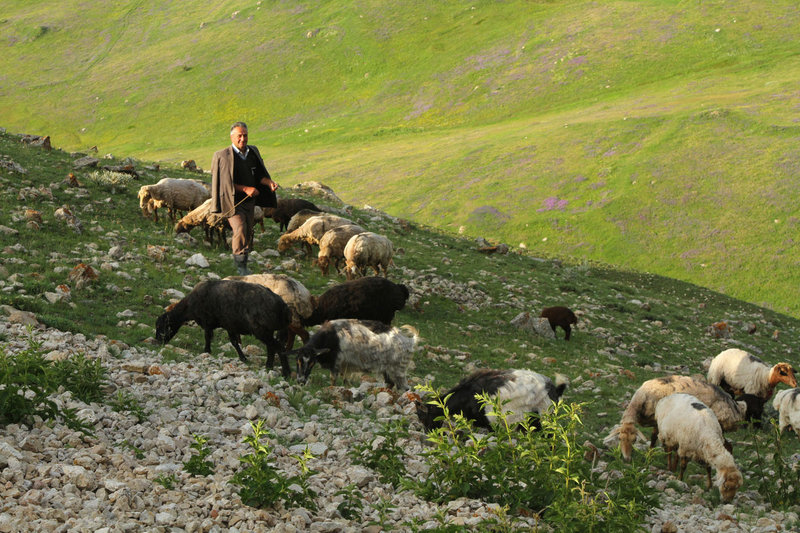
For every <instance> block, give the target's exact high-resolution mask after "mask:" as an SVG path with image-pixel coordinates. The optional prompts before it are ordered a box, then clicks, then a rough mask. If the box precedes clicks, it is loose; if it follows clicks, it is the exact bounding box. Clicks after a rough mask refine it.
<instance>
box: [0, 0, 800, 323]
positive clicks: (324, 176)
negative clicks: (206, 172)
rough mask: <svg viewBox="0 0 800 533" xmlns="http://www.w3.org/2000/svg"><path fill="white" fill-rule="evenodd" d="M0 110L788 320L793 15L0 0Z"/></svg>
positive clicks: (73, 142)
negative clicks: (258, 173) (218, 159)
mask: <svg viewBox="0 0 800 533" xmlns="http://www.w3.org/2000/svg"><path fill="white" fill-rule="evenodd" d="M0 16H1V17H2V19H1V20H0V36H2V42H3V44H4V47H3V51H4V53H3V59H2V60H0V61H1V62H2V67H3V68H2V69H0V86H2V87H3V89H2V91H0V116H2V122H3V124H0V126H3V127H6V128H8V130H9V131H18V132H26V133H37V134H49V135H51V136H52V139H53V143H54V144H55V145H56V146H59V147H63V148H64V149H67V150H82V149H86V148H88V147H91V146H97V147H98V149H99V150H100V152H101V153H103V154H105V153H109V152H110V153H114V154H115V155H118V156H127V155H134V156H137V157H141V158H147V159H157V160H161V161H166V162H177V161H180V160H182V159H189V158H192V159H195V160H197V161H198V163H199V164H200V166H208V163H209V162H210V158H211V153H212V152H213V150H215V149H217V148H219V147H221V146H223V145H224V144H225V143H227V142H228V139H227V129H228V126H229V125H230V123H231V122H232V121H234V120H245V121H247V122H248V123H249V125H250V137H251V142H252V143H253V144H256V145H258V146H259V147H260V148H261V149H262V152H263V153H264V155H265V156H266V158H267V160H268V166H269V168H270V171H271V172H272V173H273V174H274V175H275V177H276V179H278V181H280V182H281V183H283V184H285V185H291V184H294V183H296V182H299V181H305V180H311V179H313V180H318V181H322V182H324V183H326V184H328V185H330V186H332V187H333V188H334V189H335V190H336V191H337V193H339V194H340V196H342V197H343V198H344V199H345V200H346V201H348V202H350V203H352V204H354V205H362V204H364V203H367V204H370V205H374V206H376V207H379V208H382V209H384V210H386V211H388V212H391V213H392V214H395V215H398V216H403V217H407V218H411V219H413V220H416V221H418V222H421V223H425V224H430V225H433V226H436V227H440V228H443V229H445V230H447V231H453V232H455V231H458V230H459V229H460V228H462V226H463V230H462V231H463V232H465V234H466V235H472V236H484V237H487V238H490V239H495V240H501V241H504V242H507V243H509V244H511V245H514V246H516V245H518V244H520V243H524V244H525V246H526V247H527V248H528V249H529V250H532V251H533V252H534V253H535V254H537V255H560V256H564V255H567V256H572V257H575V258H577V259H579V260H580V259H589V260H601V261H603V262H608V263H612V264H616V265H620V266H622V267H625V268H629V269H635V270H640V271H647V272H654V273H658V274H663V275H667V276H670V277H675V278H678V279H683V280H688V281H691V282H693V283H696V284H699V285H702V286H706V287H710V288H712V289H715V290H720V291H723V292H725V293H727V294H730V295H733V296H736V297H738V298H742V299H745V300H748V301H751V302H755V303H758V304H764V305H768V306H770V307H772V308H774V309H776V310H779V311H782V312H788V313H791V314H793V315H795V316H800V304H798V303H797V302H798V301H800V298H798V296H800V283H798V282H797V281H798V279H797V276H795V274H794V270H795V268H794V267H795V259H794V256H795V255H796V251H797V248H796V246H795V242H794V233H795V231H796V226H797V224H798V220H799V218H798V217H799V216H800V215H798V212H797V211H798V209H797V208H796V206H797V205H798V202H797V196H798V195H797V193H796V187H792V184H793V178H794V177H795V175H796V174H797V169H798V168H800V152H798V150H797V148H796V144H797V143H796V137H797V133H798V125H797V119H798V118H799V117H800V114H798V111H797V110H798V106H799V105H800V95H798V93H797V91H796V80H797V79H798V76H799V75H800V58H799V57H798V53H797V47H796V46H795V45H794V44H793V43H796V42H798V37H799V36H798V33H799V32H800V10H798V8H797V5H796V3H795V2H789V1H777V2H763V1H753V0H739V1H728V2H664V1H656V0H651V1H636V2H634V1H610V2H602V3H598V2H585V1H565V2H558V1H550V2H522V1H511V2H504V3H500V2H469V3H466V2H447V3H429V4H425V5H420V4H419V3H415V2H393V3H390V4H389V3H385V2H370V1H365V2H358V3H355V4H353V3H341V2H324V3H312V4H308V3H296V2H291V3H284V2H267V1H261V2H253V3H250V4H242V3H238V2H221V3H217V4H214V6H212V7H208V6H207V5H206V4H203V3H200V2H194V1H187V2H148V1H139V2H117V3H115V4H114V5H113V6H93V5H89V4H85V3H78V2H69V1H68V2H61V3H58V4H53V5H50V4H33V5H32V4H30V3H29V2H21V1H12V2H5V4H4V9H3V14H2V15H0Z"/></svg>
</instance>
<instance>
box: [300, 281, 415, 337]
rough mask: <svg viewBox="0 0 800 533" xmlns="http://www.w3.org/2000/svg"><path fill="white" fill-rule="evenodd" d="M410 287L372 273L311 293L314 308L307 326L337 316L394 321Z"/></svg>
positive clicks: (384, 321) (306, 323)
mask: <svg viewBox="0 0 800 533" xmlns="http://www.w3.org/2000/svg"><path fill="white" fill-rule="evenodd" d="M408 294H409V293H408V287H406V286H405V285H402V284H400V283H394V282H392V281H390V280H388V279H385V278H380V277H375V276H370V277H366V278H360V279H356V280H352V281H345V282H344V283H340V284H339V285H335V286H333V287H331V288H330V289H328V290H327V291H325V292H324V293H322V294H321V295H320V296H318V297H314V296H312V297H311V303H312V305H313V306H314V310H313V311H312V312H311V314H310V315H309V316H308V317H307V318H305V319H304V320H303V325H304V326H306V327H310V326H316V325H317V324H322V323H323V322H325V321H326V320H335V319H337V318H360V319H361V320H378V321H380V322H383V323H384V324H391V323H392V320H393V319H394V314H395V312H396V311H399V310H400V309H402V308H403V307H404V306H405V305H406V300H408Z"/></svg>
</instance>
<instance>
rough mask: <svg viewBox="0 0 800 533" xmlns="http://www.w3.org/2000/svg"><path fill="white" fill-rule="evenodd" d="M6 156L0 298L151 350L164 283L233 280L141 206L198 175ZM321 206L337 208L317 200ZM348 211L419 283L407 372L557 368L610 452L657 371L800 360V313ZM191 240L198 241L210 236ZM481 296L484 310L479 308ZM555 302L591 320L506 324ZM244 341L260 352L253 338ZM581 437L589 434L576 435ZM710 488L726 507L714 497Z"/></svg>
mask: <svg viewBox="0 0 800 533" xmlns="http://www.w3.org/2000/svg"><path fill="white" fill-rule="evenodd" d="M0 154H4V156H5V157H6V158H9V159H11V160H13V161H14V162H16V163H18V164H19V165H21V166H22V167H24V168H25V169H27V171H28V172H27V173H26V174H24V175H20V174H18V173H16V172H11V171H8V170H3V169H0V185H2V187H0V226H2V228H0V229H2V230H3V231H4V233H3V235H6V234H5V231H6V229H5V228H13V229H16V230H17V231H18V232H19V233H18V234H17V235H15V236H8V237H6V236H4V237H3V238H4V239H5V240H4V241H3V243H4V244H3V247H2V252H3V253H2V257H0V304H3V305H4V304H10V305H13V306H15V307H17V308H20V309H25V310H29V311H33V312H35V313H36V315H37V317H38V318H39V320H41V321H42V322H44V323H45V324H47V325H50V326H53V327H57V328H60V329H62V330H69V331H75V332H82V333H84V334H85V335H87V336H89V337H95V336H97V335H101V334H102V335H106V336H108V337H109V338H110V339H115V340H118V341H123V342H125V343H128V344H131V345H135V346H147V345H148V342H150V341H148V340H147V339H148V338H150V337H152V335H153V324H154V323H155V319H156V317H157V316H158V315H159V314H160V313H161V312H163V308H164V306H166V305H167V304H168V303H169V301H170V297H171V295H170V294H169V293H168V292H167V291H168V290H176V289H177V290H179V291H183V292H188V290H189V289H190V288H191V287H192V286H194V285H195V284H196V283H197V282H198V281H200V280H201V279H204V278H205V277H206V276H208V275H209V273H211V272H213V273H216V274H218V275H221V276H226V275H231V274H233V273H234V268H233V265H232V262H231V260H230V254H229V252H228V251H227V250H226V249H223V248H209V247H208V246H207V245H206V244H204V243H201V242H191V241H189V242H184V241H179V240H177V239H174V238H173V235H172V234H171V231H170V224H169V223H167V222H159V223H158V224H156V223H154V222H152V221H150V220H146V219H144V218H142V216H141V213H140V211H139V208H138V202H137V197H136V191H137V189H138V186H139V185H140V183H150V182H154V181H156V180H157V179H158V178H160V177H162V176H165V175H166V176H170V177H193V176H196V175H192V174H189V173H187V172H185V171H182V170H179V169H175V168H171V167H166V168H162V169H161V170H160V171H159V172H154V171H147V170H145V166H144V165H143V164H142V163H136V167H137V168H138V169H139V170H140V171H141V172H142V174H143V176H142V179H141V181H140V182H133V183H132V184H131V185H130V186H128V187H127V189H120V188H117V189H116V190H115V191H114V192H112V191H111V190H110V189H109V188H108V187H105V186H102V185H99V184H97V183H95V182H93V181H92V180H91V179H90V172H88V171H76V175H77V177H78V180H79V181H80V182H81V183H82V184H83V185H84V186H83V187H81V188H79V189H74V188H69V187H66V186H65V185H63V183H62V181H63V179H64V176H65V175H66V174H67V173H68V172H70V171H71V170H72V158H71V157H70V156H69V155H68V154H67V153H65V152H62V151H53V152H49V153H48V152H44V151H42V150H40V149H36V148H28V147H26V146H24V145H23V144H21V143H20V142H19V140H18V138H16V137H14V136H12V135H5V134H0ZM109 163H111V164H117V163H119V161H109ZM37 191H38V194H37ZM48 192H49V193H50V194H52V198H50V197H49V194H48ZM281 194H284V195H286V194H289V191H287V190H282V191H281ZM311 199H313V200H314V201H315V202H316V203H318V204H321V205H325V201H322V200H321V199H320V198H311ZM64 204H68V205H70V206H71V207H72V209H73V211H74V212H75V214H76V215H77V216H78V218H79V219H80V220H81V221H82V224H83V228H84V231H83V232H82V233H80V234H77V233H75V232H74V231H73V230H72V229H70V228H69V227H67V226H66V225H65V224H64V223H63V222H62V221H60V220H58V219H56V218H55V216H54V211H55V209H56V208H58V207H59V206H61V205H64ZM28 209H33V210H36V211H38V212H39V213H40V214H41V217H42V222H41V227H40V228H39V229H36V228H33V227H31V226H30V225H29V224H28V223H27V218H26V211H27V210H28ZM351 217H352V218H353V219H354V220H355V221H356V222H358V223H359V224H361V225H362V226H364V227H366V228H368V229H370V230H373V231H378V232H379V233H382V234H385V235H387V236H389V237H390V238H391V239H392V241H393V242H394V244H395V246H396V247H397V249H398V255H396V256H395V262H396V268H394V269H392V270H391V272H390V274H391V275H390V277H391V278H392V279H393V280H395V281H402V282H404V283H406V284H408V285H410V286H412V287H413V288H414V289H415V291H416V292H417V294H419V293H420V292H422V294H421V298H420V301H419V306H418V308H414V307H411V306H408V307H406V308H405V309H403V310H402V311H400V312H399V313H398V316H397V318H396V323H397V324H405V323H408V324H411V325H413V326H415V327H416V328H417V329H418V330H419V331H420V333H421V335H422V337H423V338H424V341H423V349H422V350H421V351H420V352H419V353H418V354H417V355H415V368H414V369H413V370H412V371H411V372H410V374H411V381H412V384H417V383H422V382H425V381H428V380H432V382H433V384H434V385H435V386H437V387H449V386H452V385H453V384H454V383H455V382H456V381H457V380H458V379H460V378H461V377H462V376H463V375H465V374H466V373H467V372H469V371H470V370H471V369H473V368H475V367H499V368H506V367H517V368H520V367H521V368H530V369H533V370H536V371H539V372H542V373H544V374H546V375H549V376H552V375H554V374H555V373H556V372H561V373H564V374H566V375H567V376H568V377H569V378H570V380H571V386H570V389H569V391H568V393H567V395H566V399H567V400H568V401H570V402H584V403H585V404H586V405H585V412H586V414H585V416H584V417H583V423H584V428H583V430H582V431H583V432H584V433H585V438H586V439H587V440H590V441H591V442H594V443H596V444H598V445H599V444H600V441H601V440H602V438H603V437H604V436H605V435H606V434H607V433H608V430H609V428H610V427H611V426H612V425H613V424H615V423H616V422H617V421H618V419H619V415H620V411H621V406H622V404H623V403H624V401H625V400H626V399H627V398H628V397H629V396H630V394H631V393H632V392H633V390H635V388H636V387H637V386H638V385H639V384H640V383H641V382H642V381H644V380H646V379H650V378H652V377H655V376H660V375H664V374H666V373H672V372H677V373H681V374H692V373H699V374H702V373H703V372H704V370H703V361H704V360H706V359H708V358H709V357H711V356H713V355H715V354H716V353H718V352H719V351H721V350H722V349H724V348H725V347H728V346H734V345H735V346H743V347H745V348H747V349H748V350H751V351H753V352H755V353H758V354H761V355H762V357H763V358H764V359H766V360H769V361H777V360H789V361H794V360H795V359H796V354H797V350H798V347H797V344H796V341H795V339H797V336H798V334H800V321H798V320H797V319H795V318H791V317H789V316H786V315H782V314H779V313H776V312H773V311H770V310H768V309H763V308H758V307H756V306H754V305H752V304H748V303H745V302H742V301H739V300H735V299H732V298H730V297H728V296H724V295H722V294H720V293H717V292H713V291H709V290H707V289H703V288H700V287H697V286H694V285H691V284H687V283H684V282H680V281H676V280H673V279H669V278H664V277H661V276H655V275H649V274H640V273H633V272H626V271H622V270H618V269H614V268H609V267H606V266H604V265H599V264H588V263H584V264H569V263H564V264H562V262H560V261H552V260H542V259H536V258H534V257H531V256H529V255H521V254H516V253H511V254H508V255H504V256H497V255H491V256H487V255H483V254H480V253H478V252H477V251H476V247H475V245H474V243H473V242H472V241H471V240H469V239H466V238H457V237H454V236H452V235H449V234H445V233H441V232H439V231H437V230H435V229H433V228H426V227H419V226H416V225H412V226H411V228H410V229H407V228H406V227H405V226H403V225H400V224H395V223H392V222H391V221H389V220H387V219H385V218H381V217H375V216H374V214H372V213H370V212H368V211H364V210H361V209H354V210H353V212H352V214H351ZM194 236H195V237H200V233H199V230H195V231H194ZM277 237H278V231H277V226H276V225H275V224H274V223H272V222H271V221H268V223H267V224H266V228H265V230H264V231H262V230H260V229H258V230H257V232H256V237H255V248H256V250H258V251H260V252H262V253H263V252H264V251H265V250H266V249H268V248H271V247H274V246H275V245H274V243H275V240H276V238H277ZM12 240H13V241H14V244H11V241H12ZM150 245H155V246H163V247H165V250H166V258H165V259H164V260H163V261H155V260H152V259H149V258H148V246H150ZM114 246H121V247H122V255H121V256H117V257H110V256H109V252H110V250H111V248H112V247H114ZM198 252H199V253H202V254H203V255H204V256H205V257H206V258H207V259H208V260H209V262H210V264H211V266H210V268H209V269H207V270H206V269H199V268H197V267H187V266H186V265H185V261H186V259H188V258H189V257H190V256H191V255H193V254H195V253H198ZM284 259H286V257H283V258H269V257H267V256H264V255H262V256H261V257H260V258H259V259H258V260H257V261H256V262H255V263H256V264H255V265H254V268H255V270H256V271H261V270H263V269H266V268H270V269H275V267H276V266H277V265H279V264H280V263H281V261H283V260H284ZM297 261H298V264H299V268H298V270H297V271H290V272H289V274H290V275H291V276H293V277H295V278H296V279H298V280H300V281H301V282H302V283H303V284H304V285H306V286H307V287H308V288H309V289H310V290H311V292H312V293H313V294H319V293H321V292H322V291H323V290H324V289H325V288H326V287H327V286H328V285H329V284H331V283H337V282H339V281H341V280H340V279H336V278H335V277H333V278H332V279H326V278H323V277H322V276H321V275H320V274H319V272H318V270H316V269H314V268H312V267H311V265H310V264H309V262H308V261H307V260H306V259H304V258H301V257H297ZM80 262H84V263H88V264H89V265H91V266H92V267H93V268H94V269H96V271H97V272H98V274H99V278H98V279H97V280H96V281H95V282H92V283H90V284H89V285H88V287H86V288H82V289H78V288H77V287H76V286H75V284H74V283H72V282H70V281H69V280H68V274H69V272H70V270H71V269H72V268H73V267H74V266H75V265H76V264H78V263H80ZM267 265H269V266H267ZM60 284H67V285H68V286H71V288H72V297H71V302H70V303H66V302H60V303H56V304H49V303H47V302H46V300H45V298H44V294H45V293H46V292H54V291H55V289H56V287H57V286H58V285H60ZM448 284H455V286H456V289H455V290H454V291H452V292H451V293H450V295H449V296H448V295H447V293H446V292H445V293H443V292H442V291H440V290H438V289H437V287H443V286H445V287H446V286H447V285H448ZM466 291H473V293H474V295H473V296H472V297H471V298H469V299H468V301H463V300H460V299H458V298H457V297H458V296H459V295H461V294H462V293H464V292H466ZM474 291H478V292H474ZM476 303H477V304H479V305H481V307H480V308H475V307H473V305H474V304H476ZM483 304H485V305H483ZM553 304H566V305H568V306H570V307H571V308H573V309H575V310H577V311H579V312H580V314H581V318H580V324H579V327H578V330H577V331H575V332H574V334H573V337H572V340H570V341H569V342H565V341H563V340H560V339H559V340H549V339H544V338H541V337H538V336H535V335H532V334H529V333H526V332H524V331H521V330H518V329H516V328H515V327H513V326H511V325H510V324H509V321H510V320H511V319H512V318H514V317H515V316H516V315H517V314H518V313H519V312H522V311H534V312H535V311H537V310H538V309H540V308H541V307H543V306H545V305H553ZM718 320H726V321H728V322H729V323H730V324H731V325H732V331H733V335H732V340H730V341H724V340H719V339H714V338H712V337H710V336H709V335H708V334H707V333H706V330H707V328H708V326H709V325H710V324H712V323H713V322H716V321H718ZM750 324H753V325H755V327H756V332H755V333H754V334H748V333H747V332H746V331H747V329H748V327H749V325H750ZM559 333H560V331H559ZM0 340H3V339H0ZM244 342H245V344H249V343H252V344H255V345H259V343H257V341H255V339H253V338H252V337H245V339H244ZM226 343H227V339H226V336H225V335H224V333H223V332H222V331H218V332H217V335H216V338H215V341H214V343H213V348H212V351H213V353H214V354H215V356H219V355H220V354H221V352H223V351H225V344H226ZM202 344H203V335H202V332H201V331H200V330H199V328H197V327H190V326H185V327H184V328H182V329H181V331H180V332H179V333H178V335H177V336H176V337H175V338H174V339H173V340H172V341H171V342H170V344H169V345H168V346H166V347H164V348H160V347H156V348H155V349H158V350H159V352H160V354H161V356H162V357H163V359H164V362H165V363H166V364H169V362H170V361H174V360H191V358H192V357H195V354H196V353H198V351H199V350H201V349H202V348H201V347H202ZM151 347H152V346H151ZM228 358H229V359H228ZM223 360H227V361H229V362H230V363H231V364H237V365H238V364H240V363H239V362H238V360H237V359H236V356H235V353H234V352H233V350H232V349H227V351H225V355H223ZM260 364H263V358H261V357H255V358H253V359H252V361H251V363H249V366H250V367H251V368H252V369H253V370H254V371H255V370H257V369H258V368H259V365H260ZM327 383H329V381H328V375H327V372H324V371H321V370H320V371H315V372H314V373H313V374H312V383H311V387H312V391H316V394H319V393H320V391H319V389H320V388H324V387H325V386H326V385H327ZM731 438H733V439H734V440H735V441H736V442H737V445H736V458H737V463H738V464H739V465H740V467H741V468H742V469H743V471H745V473H746V476H747V482H746V483H747V490H755V489H756V487H757V483H758V480H759V479H762V478H761V477H760V476H761V475H762V472H760V471H759V469H758V468H757V467H753V466H751V463H750V461H751V459H752V458H753V454H754V448H753V439H754V437H753V436H751V435H749V434H748V433H747V432H746V431H745V430H741V431H740V432H737V433H736V434H734V435H732V436H731ZM757 439H758V442H759V445H760V446H765V445H768V444H765V442H766V443H768V442H770V441H769V437H768V433H767V432H763V434H762V435H761V436H760V437H757ZM583 440H584V435H581V438H580V439H579V442H583ZM784 443H785V446H786V453H789V454H790V453H793V451H797V446H800V442H799V441H797V440H796V439H794V437H789V438H788V439H784ZM637 460H638V458H637ZM689 474H690V475H689V478H688V479H689V482H690V483H691V484H692V485H696V486H701V485H702V484H703V483H704V479H705V472H704V470H702V469H700V468H699V467H696V469H695V467H690V471H689ZM707 497H708V499H709V501H710V502H714V501H715V500H714V496H713V495H711V494H709V495H708V496H707Z"/></svg>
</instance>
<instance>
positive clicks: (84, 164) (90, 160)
mask: <svg viewBox="0 0 800 533" xmlns="http://www.w3.org/2000/svg"><path fill="white" fill-rule="evenodd" d="M99 163H100V160H99V159H97V158H96V157H92V156H89V155H87V156H85V157H81V158H80V159H76V160H75V161H73V162H72V166H73V167H74V168H76V169H80V168H94V167H96V166H97V165H98V164H99Z"/></svg>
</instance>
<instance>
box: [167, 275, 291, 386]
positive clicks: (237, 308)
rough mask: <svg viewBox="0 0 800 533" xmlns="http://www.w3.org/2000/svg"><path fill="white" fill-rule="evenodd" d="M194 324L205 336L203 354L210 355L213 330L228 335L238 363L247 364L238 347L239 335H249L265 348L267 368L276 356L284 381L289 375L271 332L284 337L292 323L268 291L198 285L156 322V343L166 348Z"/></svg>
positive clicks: (218, 283)
mask: <svg viewBox="0 0 800 533" xmlns="http://www.w3.org/2000/svg"><path fill="white" fill-rule="evenodd" d="M190 320H194V321H195V322H196V323H197V325H198V326H200V327H201V328H203V331H204V332H205V348H204V351H206V352H210V351H211V340H212V339H213V337H214V330H215V329H216V328H223V329H224V330H225V331H227V332H228V338H229V339H230V341H231V344H232V345H233V347H234V348H235V349H236V353H237V354H239V359H240V360H242V361H247V356H246V355H245V354H244V352H242V348H241V346H240V342H241V335H253V336H255V337H256V338H257V339H258V340H260V341H261V342H263V343H264V344H265V345H266V346H267V367H268V368H271V367H272V365H273V363H274V362H275V353H276V352H277V353H278V354H279V357H280V360H281V370H282V372H283V375H284V377H287V378H288V377H289V376H290V375H291V368H290V367H289V361H288V359H287V357H286V354H285V353H283V352H282V351H281V345H280V343H279V341H278V340H277V339H276V338H275V332H278V333H279V334H280V335H286V334H287V328H288V327H289V324H290V323H291V321H292V315H291V311H290V310H289V306H287V305H286V303H285V302H284V301H283V300H282V299H281V298H280V296H278V295H276V294H275V293H274V292H272V291H271V290H269V289H267V288H266V287H263V286H261V285H256V284H254V283H246V282H243V281H232V280H209V281H203V282H201V283H198V284H197V285H196V286H195V287H194V289H192V292H190V293H189V294H188V295H186V297H184V298H183V299H182V300H181V301H179V302H178V303H176V304H175V305H174V306H172V307H171V308H170V309H169V310H168V311H167V312H165V313H164V314H162V315H161V316H160V317H158V319H157V320H156V340H157V341H158V342H160V343H162V344H166V343H168V342H169V340H170V339H171V338H172V337H174V336H175V334H176V333H178V330H179V329H180V328H181V326H182V325H183V324H185V323H186V322H188V321H190Z"/></svg>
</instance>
